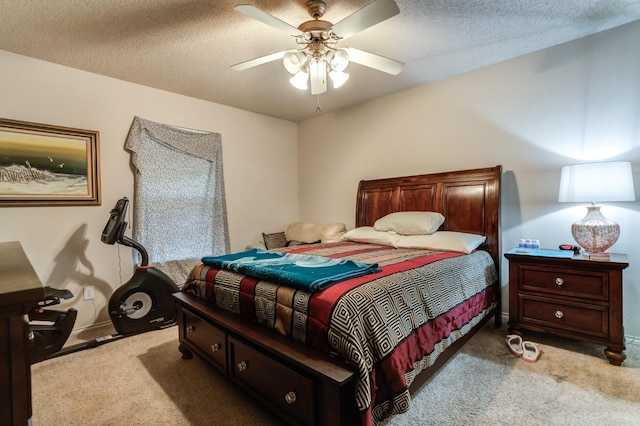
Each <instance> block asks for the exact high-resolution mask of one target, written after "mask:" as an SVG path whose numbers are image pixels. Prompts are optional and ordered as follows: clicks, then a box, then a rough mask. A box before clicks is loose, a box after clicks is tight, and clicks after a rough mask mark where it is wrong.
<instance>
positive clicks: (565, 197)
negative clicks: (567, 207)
mask: <svg viewBox="0 0 640 426" xmlns="http://www.w3.org/2000/svg"><path fill="white" fill-rule="evenodd" d="M635 199H636V197H635V191H634V188H633V175H632V173H631V163H630V162H628V161H617V162H608V163H589V164H577V165H575V166H565V167H563V168H562V174H561V175H560V191H559V193H558V201H560V202H569V203H571V202H573V203H578V202H589V203H599V202H607V201H609V202H611V201H613V202H615V201H635Z"/></svg>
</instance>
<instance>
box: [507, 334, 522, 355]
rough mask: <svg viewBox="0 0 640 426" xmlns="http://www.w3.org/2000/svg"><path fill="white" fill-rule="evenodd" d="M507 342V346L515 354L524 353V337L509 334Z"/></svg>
mask: <svg viewBox="0 0 640 426" xmlns="http://www.w3.org/2000/svg"><path fill="white" fill-rule="evenodd" d="M505 342H507V346H509V350H510V351H511V353H512V354H514V355H515V356H522V354H523V353H524V352H523V350H522V337H520V336H518V335H517V334H507V337H506V339H505Z"/></svg>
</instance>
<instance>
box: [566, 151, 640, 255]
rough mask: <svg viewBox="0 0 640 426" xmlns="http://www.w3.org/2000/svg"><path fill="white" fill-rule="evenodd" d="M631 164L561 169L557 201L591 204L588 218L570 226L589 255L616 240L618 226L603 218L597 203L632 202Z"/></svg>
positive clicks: (607, 164)
mask: <svg viewBox="0 0 640 426" xmlns="http://www.w3.org/2000/svg"><path fill="white" fill-rule="evenodd" d="M635 199H636V197H635V190H634V188H633V175H632V173H631V163H629V162H626V161H618V162H610V163H590V164H578V165H575V166H565V167H563V168H562V174H561V176H560V191H559V194H558V201H560V202H590V203H592V205H591V206H589V207H587V215H586V216H585V217H584V218H582V219H581V220H579V221H578V222H576V223H574V224H573V225H571V234H572V235H573V238H574V239H575V240H576V242H577V243H578V244H579V245H580V246H582V247H583V248H584V249H585V250H586V251H587V252H589V253H590V254H593V253H598V252H605V251H607V250H608V249H609V247H611V246H612V245H613V244H615V242H616V241H618V237H619V236H620V226H619V225H618V224H617V223H615V222H612V221H610V220H609V219H607V218H605V217H604V216H602V213H600V207H599V206H596V205H595V203H596V202H607V201H609V202H616V201H635Z"/></svg>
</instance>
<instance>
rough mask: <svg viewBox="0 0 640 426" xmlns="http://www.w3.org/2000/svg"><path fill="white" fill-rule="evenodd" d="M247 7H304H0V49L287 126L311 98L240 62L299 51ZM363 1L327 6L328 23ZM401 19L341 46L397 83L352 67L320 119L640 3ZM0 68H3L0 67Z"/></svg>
mask: <svg viewBox="0 0 640 426" xmlns="http://www.w3.org/2000/svg"><path fill="white" fill-rule="evenodd" d="M239 3H247V4H252V5H254V6H257V7H259V8H260V9H262V10H264V11H266V12H269V13H270V14H272V15H274V16H276V17H278V18H280V19H281V20H283V21H285V22H287V23H289V24H291V25H293V26H298V25H299V24H300V23H301V22H303V21H306V20H308V19H310V18H309V15H308V14H307V11H306V7H305V3H306V0H289V1H286V0H210V1H205V0H108V1H105V0H56V1H49V0H0V10H1V11H2V13H0V49H1V50H6V51H9V52H14V53H18V54H22V55H26V56H31V57H34V58H39V59H43V60H46V61H50V62H54V63H58V64H62V65H66V66H70V67H73V68H78V69H82V70H86V71H91V72H94V73H98V74H102V75H106V76H110V77H115V78H118V79H122V80H126V81H130V82H134V83H139V84H143V85H146V86H151V87H155V88H159V89H163V90H167V91H170V92H175V93H180V94H183V95H187V96H192V97H195V98H200V99H205V100H208V101H212V102H216V103H220V104H225V105H229V106H233V107H237V108H241V109H243V110H248V111H254V112H257V113H261V114H266V115H270V116H274V117H280V118H284V119H287V120H292V121H300V120H304V119H306V118H310V117H313V116H315V115H317V114H318V112H316V102H317V99H316V96H312V95H311V94H309V93H308V92H302V91H299V90H297V89H294V88H293V87H292V86H291V85H290V84H289V82H288V79H289V74H287V72H286V71H285V70H284V68H283V66H282V63H281V61H274V62H271V63H268V64H265V65H261V66H259V67H256V68H252V69H248V70H245V71H234V70H231V69H230V68H229V66H230V65H233V64H235V63H238V62H243V61H245V60H249V59H253V58H254V57H257V56H263V55H266V54H269V53H273V52H277V51H280V50H284V49H288V48H293V47H296V45H295V42H294V40H293V39H292V37H290V36H289V35H287V34H284V33H282V32H279V31H277V30H275V29H273V28H271V27H269V26H267V25H265V24H263V23H261V22H258V21H255V20H253V19H250V18H248V17H246V16H244V15H242V14H240V13H238V12H236V11H234V10H233V7H234V6H235V5H237V4H239ZM368 3H370V0H352V1H340V0H327V5H328V8H327V12H326V14H325V16H324V17H323V19H325V20H328V21H330V22H333V23H336V22H338V21H340V20H341V19H343V18H345V17H346V16H348V15H350V14H351V13H353V12H355V11H356V10H358V9H360V8H361V7H363V6H365V5H366V4H368ZM396 3H397V5H398V7H399V8H400V14H399V15H397V16H394V17H392V18H390V19H388V20H386V21H384V22H381V23H379V24H377V25H375V26H373V27H370V28H368V29H366V30H364V31H362V32H361V33H359V34H356V35H354V36H352V37H350V38H348V39H347V40H344V41H343V42H342V43H341V44H340V45H341V46H343V47H347V46H349V47H356V48H358V49H362V50H366V51H370V52H373V53H376V54H379V55H382V56H387V57H390V58H393V59H397V60H399V61H402V62H405V63H406V67H405V69H404V71H403V72H402V73H400V74H399V75H397V76H392V75H388V74H385V73H382V72H379V71H375V70H372V69H369V68H366V67H363V66H361V65H358V64H350V65H349V67H348V68H347V70H346V71H347V72H348V73H349V74H350V75H351V77H350V79H349V81H348V82H347V83H346V84H345V85H344V86H343V87H341V88H340V89H335V90H334V89H332V88H331V87H329V89H328V91H327V93H325V94H323V95H320V98H319V101H320V104H321V107H322V112H325V113H326V112H329V111H335V110H338V109H341V108H345V107H348V106H351V105H355V104H358V103H361V102H364V101H367V100H371V99H374V98H377V97H380V96H383V95H387V94H390V93H394V92H397V91H401V90H405V89H408V88H411V87H415V86H418V85H421V84H424V83H428V82H432V81H436V80H440V79H443V78H446V77H450V76H453V75H456V74H460V73H462V72H465V71H470V70H473V69H477V68H480V67H483V66H486V65H490V64H494V63H497V62H501V61H504V60H506V59H510V58H513V57H516V56H520V55H523V54H527V53H530V52H533V51H536V50H540V49H544V48H547V47H550V46H553V45H556V44H560V43H563V42H567V41H570V40H574V39H577V38H580V37H584V36H586V35H590V34H594V33H597V32H599V31H603V30H607V29H609V28H613V27H616V26H620V25H623V24H626V23H629V22H632V21H636V20H639V19H640V0H565V1H558V0H423V1H412V0H396ZM0 66H1V65H0Z"/></svg>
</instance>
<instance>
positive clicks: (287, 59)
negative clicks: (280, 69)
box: [282, 52, 307, 74]
mask: <svg viewBox="0 0 640 426" xmlns="http://www.w3.org/2000/svg"><path fill="white" fill-rule="evenodd" d="M306 59H307V57H306V55H305V54H304V53H302V52H287V53H285V54H284V57H283V58H282V64H283V65H284V68H285V69H286V70H287V71H288V72H289V73H290V74H297V73H298V72H300V71H301V70H302V68H303V66H304V63H305V61H306Z"/></svg>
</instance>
